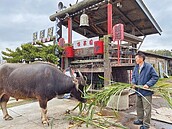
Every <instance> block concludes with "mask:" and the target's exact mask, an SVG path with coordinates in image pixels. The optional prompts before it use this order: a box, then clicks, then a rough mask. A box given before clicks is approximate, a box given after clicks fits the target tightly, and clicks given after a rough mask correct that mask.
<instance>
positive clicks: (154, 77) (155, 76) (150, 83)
mask: <svg viewBox="0 0 172 129" xmlns="http://www.w3.org/2000/svg"><path fill="white" fill-rule="evenodd" d="M150 75H151V78H150V80H149V81H148V82H147V83H146V85H147V86H149V87H151V86H153V85H155V83H156V82H157V81H158V79H159V77H158V74H157V73H156V71H155V69H154V68H153V67H151V69H150ZM145 88H146V87H145Z"/></svg>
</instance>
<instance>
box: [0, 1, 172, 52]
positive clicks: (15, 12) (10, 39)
mask: <svg viewBox="0 0 172 129" xmlns="http://www.w3.org/2000/svg"><path fill="white" fill-rule="evenodd" d="M75 1H76V0H70V3H71V4H74V3H75ZM143 1H144V3H145V4H146V6H147V7H148V9H149V10H150V12H151V13H152V15H153V17H154V18H155V19H156V21H157V23H158V24H159V25H160V27H161V29H162V31H163V32H162V35H161V36H160V35H158V34H157V35H152V36H147V37H146V39H145V41H144V43H143V45H142V47H141V49H142V50H147V49H168V50H171V49H172V47H171V46H172V41H171V40H172V14H171V13H172V8H171V7H172V1H171V0H163V1H157V0H143ZM58 2H59V1H58V0H0V51H2V50H5V48H11V49H13V50H14V49H15V48H16V47H18V46H20V45H21V44H22V43H26V42H30V41H32V34H33V33H34V32H36V31H40V30H43V29H47V28H49V27H52V26H54V22H51V21H50V20H49V16H50V15H52V14H54V13H55V11H56V9H57V3H58ZM63 3H64V5H66V6H69V0H63ZM64 37H66V36H64ZM77 37H79V36H74V39H77ZM66 40H67V39H66Z"/></svg>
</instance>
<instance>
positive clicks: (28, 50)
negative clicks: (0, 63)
mask: <svg viewBox="0 0 172 129" xmlns="http://www.w3.org/2000/svg"><path fill="white" fill-rule="evenodd" d="M57 50H58V53H57V52H56V51H57ZM61 52H62V48H60V47H59V46H58V45H48V46H46V45H44V44H43V43H39V42H38V43H37V46H34V45H32V44H22V45H21V47H17V48H16V49H15V51H13V50H11V49H9V48H6V51H2V54H3V56H2V57H3V59H4V60H6V61H7V62H8V63H18V62H19V63H20V62H22V61H23V60H25V61H26V62H27V63H28V62H33V61H35V59H41V60H43V61H47V62H51V63H54V64H58V60H59V58H60V57H61Z"/></svg>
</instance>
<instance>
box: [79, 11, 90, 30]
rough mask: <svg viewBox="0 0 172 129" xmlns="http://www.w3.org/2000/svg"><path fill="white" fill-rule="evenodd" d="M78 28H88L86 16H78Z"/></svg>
mask: <svg viewBox="0 0 172 129" xmlns="http://www.w3.org/2000/svg"><path fill="white" fill-rule="evenodd" d="M79 26H80V27H85V26H89V21H88V15H87V14H85V13H83V14H82V15H81V16H80V25H79Z"/></svg>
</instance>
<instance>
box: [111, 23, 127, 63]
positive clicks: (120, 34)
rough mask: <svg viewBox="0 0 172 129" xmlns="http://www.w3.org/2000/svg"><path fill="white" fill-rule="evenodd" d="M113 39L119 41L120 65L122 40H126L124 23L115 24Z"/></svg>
mask: <svg viewBox="0 0 172 129" xmlns="http://www.w3.org/2000/svg"><path fill="white" fill-rule="evenodd" d="M112 37H113V41H114V42H115V41H117V42H118V65H120V43H121V40H124V25H123V24H116V25H114V26H113V35H112Z"/></svg>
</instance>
